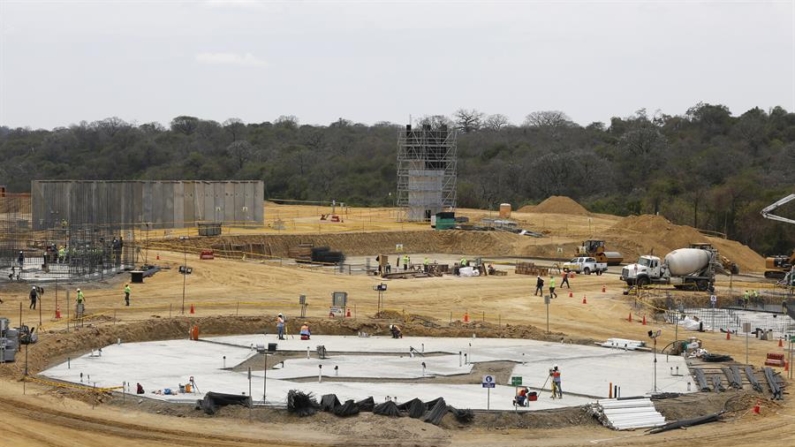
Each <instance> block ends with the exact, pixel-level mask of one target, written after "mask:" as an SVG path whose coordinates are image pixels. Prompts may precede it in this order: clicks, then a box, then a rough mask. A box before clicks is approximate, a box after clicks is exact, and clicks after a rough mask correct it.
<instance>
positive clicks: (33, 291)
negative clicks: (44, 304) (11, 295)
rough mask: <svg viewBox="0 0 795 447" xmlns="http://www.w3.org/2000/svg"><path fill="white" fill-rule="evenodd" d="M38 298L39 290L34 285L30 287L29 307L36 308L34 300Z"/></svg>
mask: <svg viewBox="0 0 795 447" xmlns="http://www.w3.org/2000/svg"><path fill="white" fill-rule="evenodd" d="M38 299H39V291H38V289H36V286H33V288H32V289H30V307H29V308H30V309H33V310H36V301H37V300H38Z"/></svg>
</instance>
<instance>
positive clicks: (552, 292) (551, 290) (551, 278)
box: [549, 275, 558, 298]
mask: <svg viewBox="0 0 795 447" xmlns="http://www.w3.org/2000/svg"><path fill="white" fill-rule="evenodd" d="M549 297H550V298H557V297H558V294H557V293H555V277H554V276H552V275H550V276H549Z"/></svg>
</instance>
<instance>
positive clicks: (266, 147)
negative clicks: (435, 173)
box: [0, 103, 795, 254]
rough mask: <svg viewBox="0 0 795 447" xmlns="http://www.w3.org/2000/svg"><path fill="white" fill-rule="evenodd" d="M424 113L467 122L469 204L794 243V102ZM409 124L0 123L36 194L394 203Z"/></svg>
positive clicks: (19, 184) (8, 174)
mask: <svg viewBox="0 0 795 447" xmlns="http://www.w3.org/2000/svg"><path fill="white" fill-rule="evenodd" d="M416 124H417V125H419V124H429V125H431V126H434V127H436V126H441V125H447V126H450V127H451V128H456V129H458V130H459V135H458V191H457V192H458V206H459V207H467V208H481V209H497V208H498V206H499V204H500V203H503V202H507V203H511V204H512V205H513V206H514V208H518V207H521V206H523V205H526V204H534V203H538V202H540V201H542V200H544V199H545V198H547V197H549V196H552V195H565V196H569V197H571V198H573V199H574V200H577V201H578V202H580V203H581V204H583V205H584V206H585V207H586V208H587V209H588V210H589V211H592V212H595V213H609V214H617V215H630V214H641V213H659V214H661V215H663V216H665V217H666V218H668V219H669V220H671V221H672V222H674V223H678V224H685V225H691V226H694V227H697V228H700V229H706V230H713V231H718V232H722V233H725V234H726V235H727V236H728V237H729V238H732V239H736V240H738V241H740V242H743V243H745V244H748V245H750V246H751V247H752V248H754V249H756V250H757V251H759V252H761V253H767V254H778V253H788V252H789V251H790V250H792V248H793V247H795V226H792V225H787V224H784V223H777V222H771V221H767V220H764V219H763V218H762V217H761V216H760V214H759V211H760V210H761V209H762V208H763V207H765V206H766V205H769V204H770V203H772V202H774V201H775V200H778V199H779V198H781V197H783V196H784V195H787V194H790V193H793V192H795V113H792V112H787V111H786V110H785V109H783V108H781V107H775V108H772V109H770V110H768V111H765V110H762V109H759V108H754V109H751V110H748V111H747V112H745V113H743V114H741V115H739V116H734V115H732V113H731V112H730V110H729V109H728V108H727V107H726V106H723V105H712V104H704V103H699V104H697V105H695V106H693V107H691V108H689V109H688V110H687V111H686V112H685V113H684V114H681V115H665V114H662V113H659V112H658V113H654V114H651V115H650V114H648V113H647V112H646V110H639V111H637V112H636V113H634V114H633V115H631V116H628V117H614V118H612V119H611V120H610V123H609V124H605V123H601V122H594V123H591V124H589V125H587V126H582V125H579V124H577V123H574V122H573V121H572V120H571V119H570V118H569V117H568V116H567V115H566V114H565V113H563V112H560V111H538V112H533V113H530V114H528V115H527V117H526V118H525V120H524V122H522V123H521V124H514V123H511V122H510V121H509V120H508V119H507V118H506V117H505V116H504V115H500V114H494V115H487V114H484V113H482V112H480V111H477V110H472V109H459V110H457V111H455V112H454V113H452V114H451V115H449V116H446V115H430V116H425V117H423V118H422V119H421V120H420V122H419V123H416ZM403 127H404V126H403V125H400V124H395V123H390V122H377V123H375V124H372V125H365V124H361V123H354V122H351V121H349V120H346V119H342V118H340V119H339V120H337V121H335V122H333V123H330V124H329V125H326V126H318V125H305V124H304V125H302V124H300V122H299V120H298V118H296V117H294V116H281V117H279V118H278V119H276V120H274V121H273V122H262V123H244V122H243V121H241V120H240V119H235V118H230V119H228V120H226V121H224V122H222V123H219V122H217V121H212V120H203V119H200V118H197V117H193V116H178V117H176V118H174V119H173V120H172V121H171V122H170V123H169V127H165V126H163V125H161V124H159V123H145V124H137V123H127V122H125V121H123V120H121V119H119V118H115V117H111V118H107V119H104V120H101V121H95V122H91V123H89V122H85V121H83V122H80V123H79V124H73V125H71V126H69V127H60V128H55V129H52V130H43V129H38V130H33V129H30V128H15V129H12V128H8V127H0V156H2V160H3V161H4V162H3V163H2V164H0V184H5V185H6V186H7V188H8V190H9V191H12V192H25V191H29V190H30V181H31V180H35V179H49V180H57V179H85V180H173V179H182V180H263V181H264V183H265V197H266V198H268V199H294V200H306V201H331V200H332V199H335V200H337V201H338V202H345V203H348V204H351V205H361V206H391V205H392V203H393V202H392V200H393V198H394V194H395V190H396V169H397V167H396V166H397V136H398V132H399V131H400V130H401V129H403ZM782 213H784V214H786V213H787V211H786V210H784V211H782ZM789 215H790V217H792V216H793V215H795V213H792V212H790V213H789Z"/></svg>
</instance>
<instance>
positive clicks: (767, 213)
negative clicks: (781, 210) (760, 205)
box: [762, 194, 795, 224]
mask: <svg viewBox="0 0 795 447" xmlns="http://www.w3.org/2000/svg"><path fill="white" fill-rule="evenodd" d="M793 200H795V194H790V195H788V196H787V197H784V198H783V199H781V200H779V201H777V202H776V203H773V204H772V205H769V206H766V207H765V208H764V209H762V217H764V218H765V219H770V220H777V221H779V222H786V223H791V224H795V219H789V218H786V217H781V216H777V215H775V214H773V211H775V210H776V209H777V208H778V207H780V206H781V205H784V204H786V203H789V202H792V201H793Z"/></svg>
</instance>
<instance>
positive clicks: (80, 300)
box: [77, 288, 86, 304]
mask: <svg viewBox="0 0 795 447" xmlns="http://www.w3.org/2000/svg"><path fill="white" fill-rule="evenodd" d="M85 301H86V297H85V295H83V291H82V290H80V288H78V289H77V304H83V303H84V302H85Z"/></svg>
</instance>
